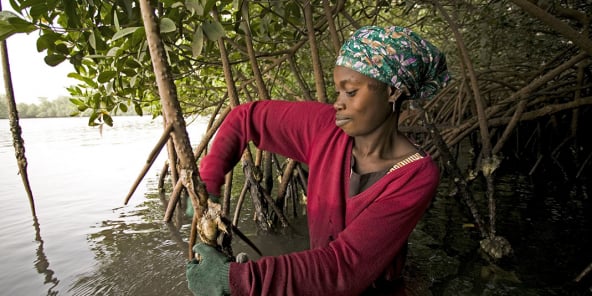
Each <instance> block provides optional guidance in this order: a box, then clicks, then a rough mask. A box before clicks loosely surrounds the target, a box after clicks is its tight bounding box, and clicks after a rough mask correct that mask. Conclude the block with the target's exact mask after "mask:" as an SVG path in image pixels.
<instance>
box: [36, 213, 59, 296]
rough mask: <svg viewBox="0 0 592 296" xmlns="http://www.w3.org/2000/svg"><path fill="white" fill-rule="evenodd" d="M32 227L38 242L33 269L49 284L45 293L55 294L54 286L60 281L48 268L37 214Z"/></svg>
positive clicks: (56, 292) (44, 282) (45, 283)
mask: <svg viewBox="0 0 592 296" xmlns="http://www.w3.org/2000/svg"><path fill="white" fill-rule="evenodd" d="M33 227H34V228H35V241H36V242H37V243H38V245H37V252H36V255H37V257H36V258H37V260H35V262H34V264H35V269H36V270H37V272H38V273H39V274H42V275H44V276H45V277H44V279H43V284H44V285H49V289H48V290H47V295H57V294H58V291H57V290H55V291H54V288H56V287H57V285H58V283H59V282H60V281H59V280H58V278H57V277H55V276H54V274H55V273H54V271H53V270H51V269H49V260H47V256H45V251H44V249H43V239H42V238H41V227H40V226H39V220H37V216H35V215H33Z"/></svg>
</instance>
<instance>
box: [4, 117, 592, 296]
mask: <svg viewBox="0 0 592 296" xmlns="http://www.w3.org/2000/svg"><path fill="white" fill-rule="evenodd" d="M86 120H87V119H86V118H60V119H23V120H21V122H20V123H21V127H22V129H23V138H24V139H25V142H26V143H25V145H26V156H27V159H28V162H29V167H28V171H29V179H30V182H31V185H32V188H33V193H34V197H35V203H36V211H37V217H36V218H37V219H36V220H35V219H34V218H33V216H32V215H31V210H30V206H29V202H28V199H27V196H26V193H25V191H24V189H23V186H22V184H21V179H20V176H18V174H17V172H18V169H17V166H16V161H15V159H14V148H13V147H12V137H11V135H10V132H9V123H8V121H7V120H0V164H1V165H2V166H1V168H0V202H1V205H2V209H3V214H2V215H0V223H1V224H0V225H2V227H0V252H1V253H2V263H1V264H0V288H1V289H2V290H1V291H2V292H0V294H1V295H191V294H190V292H189V291H188V290H187V288H186V281H185V270H184V266H185V258H186V250H187V242H186V241H187V237H188V227H189V225H188V223H189V221H188V219H187V218H186V217H184V216H183V215H182V213H181V211H178V215H176V216H175V218H174V219H175V221H176V223H168V224H167V223H163V222H162V215H163V211H164V206H165V205H164V198H165V196H164V195H161V194H159V193H158V192H157V190H156V187H157V186H156V182H157V178H158V173H159V171H160V169H161V167H162V165H163V163H164V161H165V154H163V155H162V156H160V157H159V158H158V159H157V161H156V163H155V165H154V166H153V168H152V170H151V171H150V172H148V174H147V177H146V179H145V180H144V181H143V182H142V184H140V186H139V187H138V189H137V191H136V193H135V194H134V196H132V198H131V200H130V203H129V204H128V205H127V206H124V205H123V201H124V198H125V196H126V195H127V193H128V191H129V189H130V187H131V185H132V183H133V182H134V180H135V179H136V177H137V175H138V173H139V172H140V170H141V168H142V167H143V165H144V163H145V160H146V157H147V156H148V154H149V153H150V151H151V150H152V148H153V146H154V144H155V143H156V141H157V140H158V138H159V137H160V135H161V132H162V125H161V122H160V121H159V120H156V121H152V120H151V119H150V118H139V117H117V118H116V119H115V120H116V121H115V127H113V128H110V127H105V128H104V129H103V131H102V134H101V133H100V132H99V129H98V128H96V127H88V126H87V124H86ZM205 124H206V122H205V121H204V120H197V121H196V122H194V123H192V124H191V125H190V126H189V128H188V131H189V134H190V137H191V142H192V144H193V145H197V144H198V142H199V141H200V140H201V136H202V135H203V133H204V131H205ZM504 174H505V176H503V177H500V178H499V179H498V186H499V189H498V195H499V197H498V198H499V202H498V215H499V216H500V217H501V218H500V219H498V234H499V235H503V236H505V237H507V238H508V239H509V240H510V242H511V243H512V246H513V247H514V254H513V255H512V256H511V257H509V258H507V259H504V260H502V261H500V262H489V261H488V260H486V258H485V257H484V256H482V255H481V254H480V252H479V251H478V240H479V237H478V232H477V231H476V230H475V229H474V228H471V227H466V226H467V225H468V224H467V223H470V222H472V221H471V218H470V217H469V216H468V215H467V212H465V211H463V207H462V206H459V203H458V202H457V201H455V200H454V199H452V198H448V197H447V196H448V193H449V192H450V191H451V190H450V189H449V188H448V187H447V185H446V184H445V183H443V184H442V186H441V188H440V193H439V194H438V197H437V198H436V199H435V201H434V203H433V206H432V207H431V208H430V209H429V210H428V213H427V214H426V216H425V217H424V219H423V220H422V221H421V223H420V225H419V226H418V227H417V229H416V231H414V233H413V235H412V237H411V239H410V251H409V262H410V264H409V265H410V268H409V269H408V272H407V276H408V277H410V278H411V279H412V280H413V284H412V286H413V288H414V289H415V291H416V293H417V294H418V295H592V292H590V290H589V289H590V288H589V287H590V286H592V279H591V278H592V275H589V276H588V277H586V278H585V279H584V281H583V283H582V284H580V285H575V284H573V282H572V279H573V278H574V277H575V276H577V274H578V273H579V272H580V271H582V270H583V268H585V267H586V266H587V265H588V264H589V263H590V262H591V261H592V253H591V252H590V250H591V249H592V243H591V236H592V231H591V219H592V218H591V217H592V215H591V211H590V199H589V198H588V197H587V196H588V195H587V194H588V193H589V192H587V191H585V192H582V191H579V189H581V188H584V189H585V190H588V189H586V188H587V187H585V186H575V187H574V186H571V185H569V184H568V185H567V186H565V188H555V189H556V190H555V191H548V190H547V189H548V188H544V189H537V188H535V187H533V185H532V184H534V183H535V182H533V180H532V179H531V178H528V177H525V176H523V175H520V174H516V173H513V172H505V173H504ZM539 178H540V176H539ZM535 181H537V180H535ZM537 183H545V180H543V179H538V181H537ZM580 185H581V184H580ZM574 188H575V189H574ZM473 189H474V190H475V192H476V193H475V195H476V196H477V198H478V199H479V196H480V195H482V194H480V193H479V191H480V188H479V186H478V184H477V185H476V186H475V188H473ZM244 209H245V210H247V211H248V207H247V208H244ZM482 215H483V216H486V215H485V212H482ZM241 219H242V222H241V223H242V224H241V225H242V227H241V228H242V229H243V231H244V232H246V233H247V234H248V235H250V236H251V238H252V239H253V240H254V242H255V243H256V244H257V245H258V246H259V247H260V248H261V249H262V250H263V252H264V254H266V255H276V254H280V253H283V252H286V251H290V250H299V249H303V248H305V247H306V245H307V241H306V238H303V237H291V238H289V237H270V236H256V235H255V233H254V230H253V229H252V227H250V226H251V225H253V223H252V221H250V218H249V214H248V212H247V213H245V214H244V215H243V214H241ZM36 221H37V222H38V223H36ZM249 222H250V223H249ZM296 223H298V222H296ZM297 226H298V228H300V229H304V228H305V226H303V225H302V224H300V225H297ZM239 227H240V225H239ZM234 243H235V247H234V249H235V251H236V252H239V251H250V250H249V249H247V248H246V247H245V246H244V244H242V243H241V242H240V241H237V240H235V242H234ZM251 253H252V252H251Z"/></svg>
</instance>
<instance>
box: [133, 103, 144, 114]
mask: <svg viewBox="0 0 592 296" xmlns="http://www.w3.org/2000/svg"><path fill="white" fill-rule="evenodd" d="M134 110H135V111H136V114H138V115H140V116H142V115H143V114H144V111H143V110H142V106H140V104H134Z"/></svg>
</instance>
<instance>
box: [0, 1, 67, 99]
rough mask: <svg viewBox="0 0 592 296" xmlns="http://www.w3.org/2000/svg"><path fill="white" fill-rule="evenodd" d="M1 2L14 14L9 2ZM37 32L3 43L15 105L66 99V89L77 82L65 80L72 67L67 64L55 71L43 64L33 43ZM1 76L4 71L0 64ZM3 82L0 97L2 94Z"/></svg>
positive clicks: (53, 68)
mask: <svg viewBox="0 0 592 296" xmlns="http://www.w3.org/2000/svg"><path fill="white" fill-rule="evenodd" d="M1 1H2V9H3V10H8V11H13V9H12V8H11V7H10V3H9V2H8V0H1ZM38 34H39V32H37V31H34V32H32V33H29V34H23V33H21V34H15V35H12V36H10V37H8V39H6V44H7V47H8V60H9V62H10V73H11V77H12V87H13V89H14V96H15V100H16V102H17V104H18V103H27V104H31V103H37V102H39V98H42V97H44V98H47V99H48V100H54V99H56V98H58V97H60V96H69V93H68V90H66V88H67V87H68V86H71V85H75V84H77V80H75V79H72V78H68V73H70V72H74V67H73V66H72V65H71V64H70V62H68V61H64V62H62V63H61V64H60V65H58V66H56V67H51V66H49V65H47V64H45V61H43V58H44V57H45V54H46V53H45V52H37V46H36V45H35V44H36V41H37V37H38ZM0 69H1V70H2V74H3V75H4V69H3V67H2V65H1V63H0ZM5 93H6V88H5V85H4V79H2V87H1V88H0V94H5Z"/></svg>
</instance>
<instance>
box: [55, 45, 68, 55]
mask: <svg viewBox="0 0 592 296" xmlns="http://www.w3.org/2000/svg"><path fill="white" fill-rule="evenodd" d="M54 50H55V51H56V52H57V53H61V54H63V55H68V54H70V50H69V49H68V46H66V44H64V43H60V44H57V45H56V46H55V48H54Z"/></svg>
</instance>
